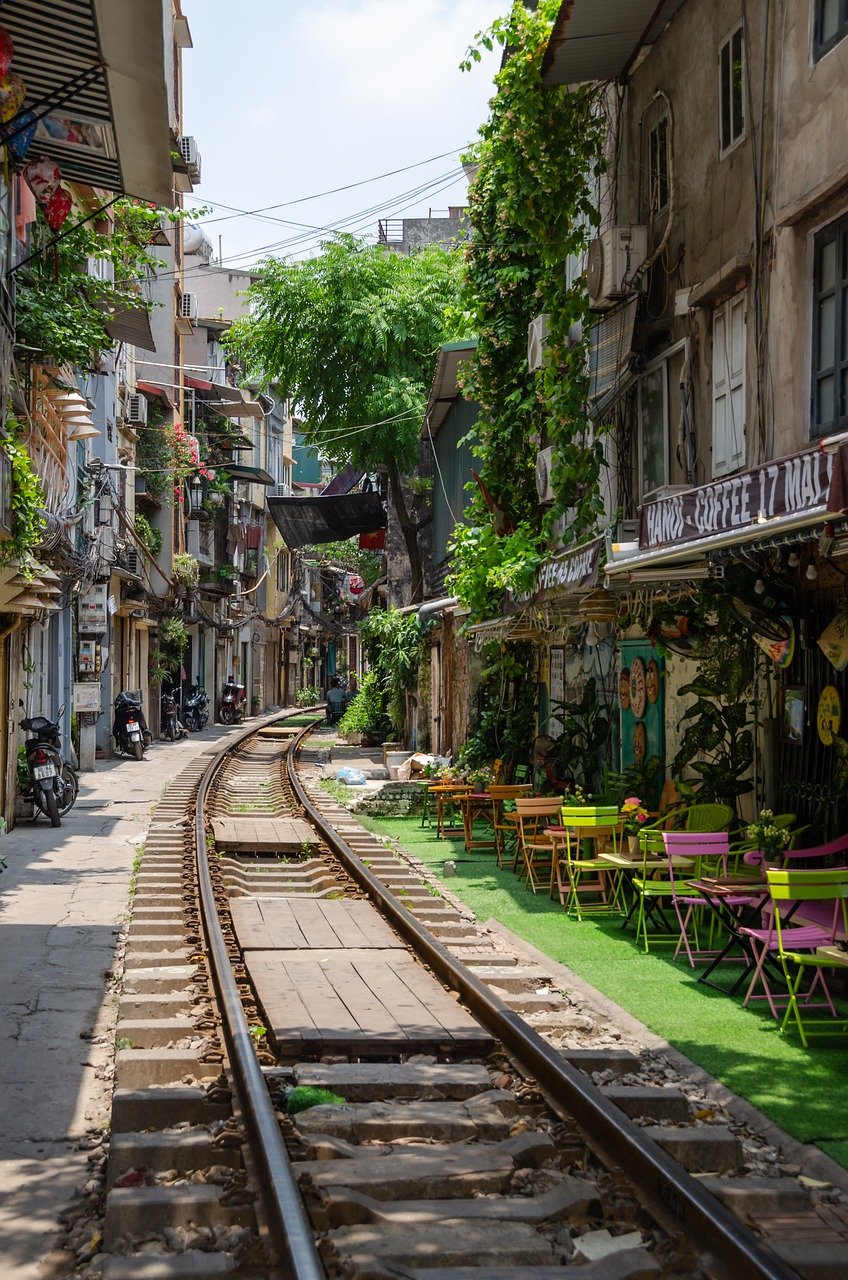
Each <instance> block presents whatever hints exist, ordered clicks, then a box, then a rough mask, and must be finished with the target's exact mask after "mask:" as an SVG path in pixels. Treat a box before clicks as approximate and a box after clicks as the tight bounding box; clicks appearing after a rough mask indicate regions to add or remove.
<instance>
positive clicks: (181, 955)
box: [124, 942, 192, 969]
mask: <svg viewBox="0 0 848 1280" xmlns="http://www.w3.org/2000/svg"><path fill="white" fill-rule="evenodd" d="M191 954H192V952H191V951H190V950H189V949H188V947H171V948H170V950H161V951H160V950H155V951H144V950H141V949H140V948H139V947H137V946H136V945H135V943H133V942H131V943H130V945H129V946H128V947H127V952H126V956H125V957H124V959H125V963H126V965H127V968H129V969H148V968H150V969H161V968H163V967H166V966H168V965H184V964H186V962H187V961H188V958H189V956H190V955H191Z"/></svg>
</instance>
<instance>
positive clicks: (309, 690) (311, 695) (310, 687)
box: [294, 684, 321, 707]
mask: <svg viewBox="0 0 848 1280" xmlns="http://www.w3.org/2000/svg"><path fill="white" fill-rule="evenodd" d="M294 700H295V703H296V705H297V706H298V707H314V706H315V704H316V703H318V702H320V701H321V690H320V689H316V687H315V685H314V684H307V685H304V687H303V688H302V689H298V691H297V693H296V694H295V696H294Z"/></svg>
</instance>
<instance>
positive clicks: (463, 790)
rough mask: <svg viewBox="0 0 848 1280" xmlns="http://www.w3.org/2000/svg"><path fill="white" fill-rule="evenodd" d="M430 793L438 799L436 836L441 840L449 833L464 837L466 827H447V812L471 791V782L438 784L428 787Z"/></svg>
mask: <svg viewBox="0 0 848 1280" xmlns="http://www.w3.org/2000/svg"><path fill="white" fill-rule="evenodd" d="M428 791H429V793H430V795H431V796H435V797H436V835H437V836H438V837H440V838H441V837H442V836H444V835H445V834H446V833H447V832H448V831H449V832H450V833H451V835H460V834H463V835H464V834H465V827H464V825H463V826H462V827H448V826H447V825H446V818H447V812H446V811H447V810H448V809H449V808H450V806H451V805H452V804H456V803H457V801H459V800H460V798H461V797H462V796H464V795H467V794H468V793H469V792H470V791H471V784H470V783H469V782H437V783H435V784H434V785H433V786H432V787H428Z"/></svg>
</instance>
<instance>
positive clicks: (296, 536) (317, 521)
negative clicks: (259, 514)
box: [267, 493, 386, 550]
mask: <svg viewBox="0 0 848 1280" xmlns="http://www.w3.org/2000/svg"><path fill="white" fill-rule="evenodd" d="M267 501H268V510H269V511H270V512H271V515H272V516H273V518H274V523H275V524H276V526H277V528H278V529H279V531H280V533H281V534H282V535H283V537H284V539H285V541H286V545H287V546H288V547H289V548H290V549H291V550H295V549H296V548H297V547H304V546H307V545H312V544H313V543H319V542H337V541H340V540H341V539H343V538H352V537H353V535H354V534H356V533H371V532H373V531H374V530H375V529H385V527H386V512H385V510H384V508H383V503H382V501H381V499H380V495H379V493H345V494H341V495H338V496H336V497H333V498H322V497H320V496H318V497H303V498H282V497H273V496H271V495H270V494H269V496H268V499H267Z"/></svg>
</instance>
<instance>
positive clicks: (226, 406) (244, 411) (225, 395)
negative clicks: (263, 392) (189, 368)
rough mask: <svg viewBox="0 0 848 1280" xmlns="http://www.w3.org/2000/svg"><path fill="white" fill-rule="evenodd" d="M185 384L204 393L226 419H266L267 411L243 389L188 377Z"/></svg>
mask: <svg viewBox="0 0 848 1280" xmlns="http://www.w3.org/2000/svg"><path fill="white" fill-rule="evenodd" d="M185 384H186V386H187V387H193V388H194V390H195V391H202V392H203V393H204V395H206V396H207V397H208V399H209V403H210V405H211V407H212V408H213V409H214V410H215V412H216V413H220V414H221V415H222V416H223V417H225V418H264V417H265V410H264V409H263V408H262V405H261V404H260V403H259V401H258V400H254V399H252V397H251V395H250V392H249V391H245V390H243V388H242V387H231V386H230V385H229V383H226V382H209V381H208V380H207V379H206V378H197V377H194V376H192V377H188V376H186V379H185Z"/></svg>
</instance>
